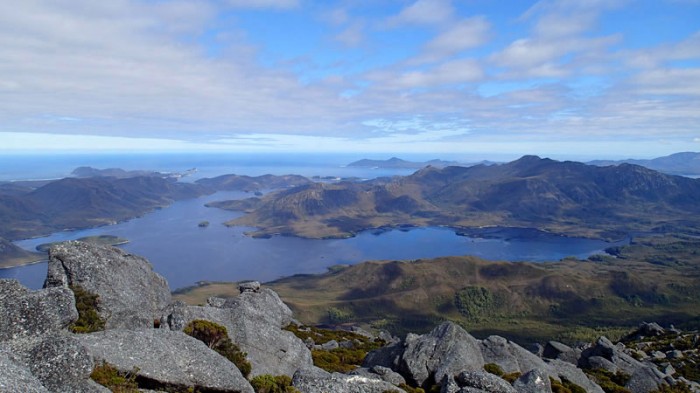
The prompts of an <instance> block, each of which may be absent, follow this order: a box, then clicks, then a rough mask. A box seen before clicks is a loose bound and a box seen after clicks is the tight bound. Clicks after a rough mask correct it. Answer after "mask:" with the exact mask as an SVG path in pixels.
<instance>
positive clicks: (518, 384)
mask: <svg viewBox="0 0 700 393" xmlns="http://www.w3.org/2000/svg"><path fill="white" fill-rule="evenodd" d="M513 387H514V388H515V390H517V391H518V393H552V384H551V382H550V381H549V376H547V375H545V374H544V373H543V372H542V371H540V370H538V369H533V370H530V371H528V372H526V373H525V374H523V375H521V376H520V378H518V379H517V380H515V382H513Z"/></svg>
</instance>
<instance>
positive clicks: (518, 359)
mask: <svg viewBox="0 0 700 393" xmlns="http://www.w3.org/2000/svg"><path fill="white" fill-rule="evenodd" d="M479 345H480V348H481V353H482V354H483V358H484V362H485V363H495V364H497V365H499V366H500V367H501V369H503V371H504V372H505V373H513V372H520V373H523V374H524V373H526V372H528V371H530V370H533V369H540V370H543V371H545V372H546V373H547V374H548V372H547V364H546V363H545V362H544V361H543V360H542V359H541V358H539V357H538V356H537V355H535V354H534V353H532V352H530V351H528V350H527V349H525V348H523V347H521V346H520V345H518V344H516V343H514V342H511V341H508V340H506V339H505V338H503V337H500V336H490V337H488V338H486V339H485V340H481V342H480V343H479Z"/></svg>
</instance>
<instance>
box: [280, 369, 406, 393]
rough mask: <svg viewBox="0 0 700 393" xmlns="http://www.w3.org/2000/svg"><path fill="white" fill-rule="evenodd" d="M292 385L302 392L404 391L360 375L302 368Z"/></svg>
mask: <svg viewBox="0 0 700 393" xmlns="http://www.w3.org/2000/svg"><path fill="white" fill-rule="evenodd" d="M292 386H294V387H295V388H297V389H299V391H300V392H302V393H329V392H333V393H384V392H398V393H400V392H404V390H403V389H399V388H398V387H396V386H394V385H392V384H390V383H388V382H385V381H382V380H381V379H379V378H371V377H367V376H361V375H346V374H339V373H332V374H331V373H328V372H325V371H322V370H318V369H315V370H314V369H302V370H299V371H297V372H296V373H295V374H294V378H292Z"/></svg>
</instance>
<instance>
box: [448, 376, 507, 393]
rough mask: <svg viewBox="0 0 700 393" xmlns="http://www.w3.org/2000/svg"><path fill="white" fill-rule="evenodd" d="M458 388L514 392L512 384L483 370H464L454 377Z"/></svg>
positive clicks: (505, 392)
mask: <svg viewBox="0 0 700 393" xmlns="http://www.w3.org/2000/svg"><path fill="white" fill-rule="evenodd" d="M455 381H457V385H459V387H460V388H465V387H467V388H475V389H481V390H483V391H486V392H491V393H516V391H515V389H514V388H513V386H511V385H510V384H509V383H508V382H506V381H505V380H504V379H502V378H501V377H498V376H496V375H493V374H489V373H487V372H484V371H465V372H462V373H460V374H459V375H458V376H457V377H456V378H455Z"/></svg>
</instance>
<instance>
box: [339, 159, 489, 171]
mask: <svg viewBox="0 0 700 393" xmlns="http://www.w3.org/2000/svg"><path fill="white" fill-rule="evenodd" d="M477 164H484V165H491V164H495V163H494V162H491V161H481V162H479V163H471V164H469V163H462V162H458V161H444V160H437V159H436V160H430V161H423V162H416V161H406V160H402V159H400V158H397V157H392V158H390V159H388V160H370V159H366V158H365V159H362V160H359V161H355V162H352V163H350V164H348V166H350V167H362V168H393V169H420V168H424V167H426V166H433V167H436V168H444V167H446V166H472V165H477Z"/></svg>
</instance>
